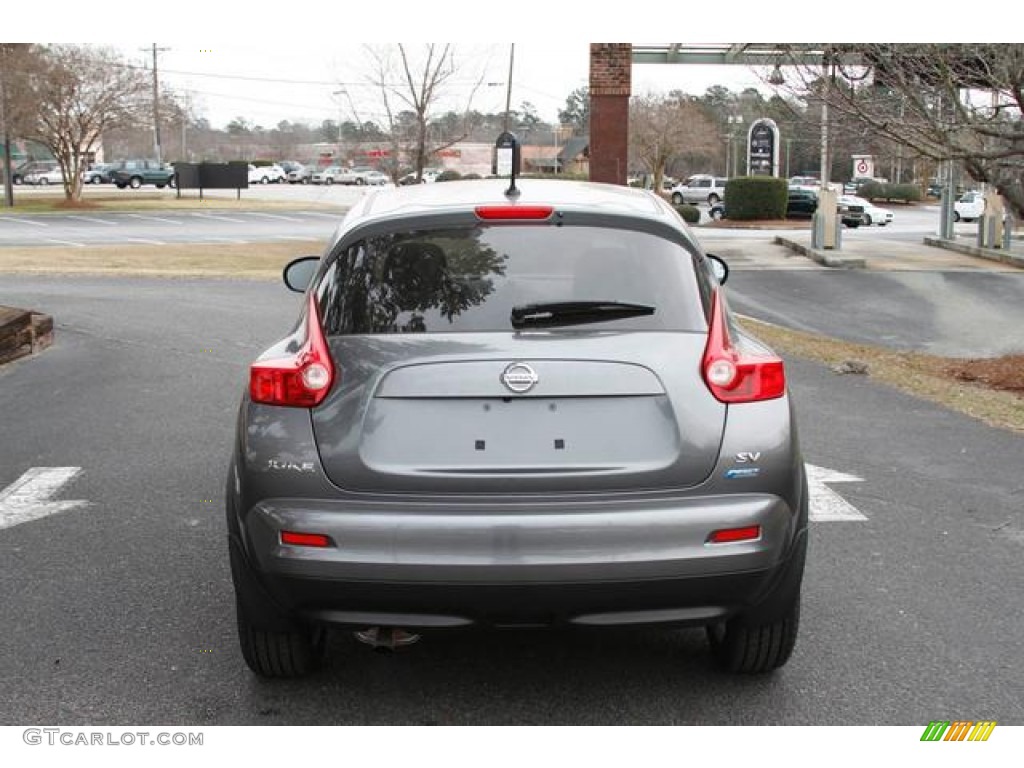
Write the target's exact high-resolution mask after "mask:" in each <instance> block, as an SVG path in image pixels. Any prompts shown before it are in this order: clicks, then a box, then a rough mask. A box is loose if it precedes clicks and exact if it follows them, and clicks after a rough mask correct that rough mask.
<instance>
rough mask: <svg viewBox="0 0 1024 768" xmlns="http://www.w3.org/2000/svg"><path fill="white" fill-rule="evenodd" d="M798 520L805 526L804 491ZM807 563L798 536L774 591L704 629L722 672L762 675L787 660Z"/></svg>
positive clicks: (796, 626) (804, 544) (803, 538)
mask: <svg viewBox="0 0 1024 768" xmlns="http://www.w3.org/2000/svg"><path fill="white" fill-rule="evenodd" d="M803 499H804V501H803V502H802V512H801V521H802V524H803V525H805V526H806V520H807V514H806V513H807V509H808V503H809V501H808V493H807V489H806V486H805V488H804V493H803ZM806 561H807V533H806V530H805V531H804V533H803V534H801V536H800V538H799V540H798V541H797V543H796V548H795V550H794V552H793V554H792V555H791V556H790V561H789V563H788V564H787V566H786V571H785V573H784V574H783V575H782V577H781V578H780V579H779V583H778V585H777V586H776V588H775V591H774V592H773V593H771V594H770V595H769V596H768V597H767V598H766V599H765V600H764V601H762V602H761V603H759V604H758V605H756V606H754V607H753V608H751V609H750V610H749V611H748V612H746V613H741V614H739V615H738V616H735V617H733V618H732V619H729V620H728V621H726V622H720V623H718V624H713V625H711V626H709V627H708V628H707V634H708V642H709V643H710V645H711V653H712V656H713V657H714V659H715V663H716V664H717V665H718V667H719V668H720V669H722V670H724V671H726V672H737V673H742V674H762V673H765V672H771V671H772V670H774V669H778V668H779V667H781V666H782V665H784V664H785V663H786V662H787V661H789V657H790V656H791V655H792V653H793V647H794V646H795V645H796V636H797V631H798V630H799V628H800V584H801V582H802V581H803V575H804V564H805V563H806Z"/></svg>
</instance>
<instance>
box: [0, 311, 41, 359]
mask: <svg viewBox="0 0 1024 768" xmlns="http://www.w3.org/2000/svg"><path fill="white" fill-rule="evenodd" d="M51 344H53V318H52V317H50V316H49V315H44V314H42V313H40V312H32V311H31V310H27V309H16V308H14V307H0V365H3V364H4V363H9V362H11V361H12V360H17V359H18V358H21V357H26V356H27V355H32V354H35V353H37V352H41V351H42V350H44V349H46V348H47V347H49V346H50V345H51Z"/></svg>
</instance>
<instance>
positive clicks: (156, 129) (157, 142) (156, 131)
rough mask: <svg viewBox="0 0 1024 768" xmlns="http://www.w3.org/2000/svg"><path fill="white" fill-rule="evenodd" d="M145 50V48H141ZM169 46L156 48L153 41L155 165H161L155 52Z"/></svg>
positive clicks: (158, 91)
mask: <svg viewBox="0 0 1024 768" xmlns="http://www.w3.org/2000/svg"><path fill="white" fill-rule="evenodd" d="M141 50H145V48H143V49H141ZM169 50H171V49H170V48H157V47H156V43H153V145H154V148H155V149H156V162H157V165H163V162H164V158H163V153H162V152H161V150H160V84H159V79H158V77H157V54H158V53H162V52H163V51H169Z"/></svg>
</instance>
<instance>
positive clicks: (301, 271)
mask: <svg viewBox="0 0 1024 768" xmlns="http://www.w3.org/2000/svg"><path fill="white" fill-rule="evenodd" d="M319 266H320V257H319V256H302V257H301V258H298V259H295V260H293V261H291V262H289V263H288V266H286V267H285V268H284V273H283V275H282V276H283V277H284V284H285V285H287V286H288V287H289V288H290V289H291V290H293V291H295V292H296V293H305V292H306V289H307V288H309V284H310V283H311V282H312V280H313V275H315V274H316V270H317V267H319Z"/></svg>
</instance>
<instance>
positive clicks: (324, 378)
mask: <svg viewBox="0 0 1024 768" xmlns="http://www.w3.org/2000/svg"><path fill="white" fill-rule="evenodd" d="M333 382H334V364H333V363H332V362H331V354H330V351H329V350H328V348H327V341H326V340H325V339H324V334H323V330H322V329H321V327H320V313H319V311H318V310H317V305H316V297H315V296H314V295H313V294H312V293H310V295H309V307H308V308H307V311H306V341H305V343H304V344H303V345H302V346H301V347H300V348H299V350H298V351H297V352H296V353H295V354H294V355H290V356H289V357H281V358H276V359H274V360H258V361H257V362H255V363H253V364H252V366H251V367H250V368H249V396H250V397H251V398H252V401H253V402H254V403H263V404H264V405H284V406H291V407H294V408H312V407H313V406H315V405H319V404H320V403H321V402H323V399H324V398H325V397H327V393H328V392H329V391H330V389H331V384H332V383H333Z"/></svg>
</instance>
